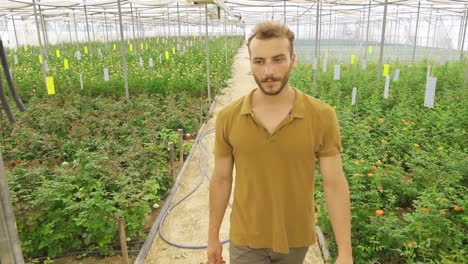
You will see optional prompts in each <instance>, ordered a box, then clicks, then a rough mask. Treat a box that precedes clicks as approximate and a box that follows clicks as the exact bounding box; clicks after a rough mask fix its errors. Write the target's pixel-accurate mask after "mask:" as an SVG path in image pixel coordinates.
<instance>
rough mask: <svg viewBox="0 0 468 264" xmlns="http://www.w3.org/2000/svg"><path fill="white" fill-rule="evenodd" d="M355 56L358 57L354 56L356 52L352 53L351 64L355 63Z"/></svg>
mask: <svg viewBox="0 0 468 264" xmlns="http://www.w3.org/2000/svg"><path fill="white" fill-rule="evenodd" d="M355 58H356V57H355V56H354V54H353V55H351V64H354V59H355Z"/></svg>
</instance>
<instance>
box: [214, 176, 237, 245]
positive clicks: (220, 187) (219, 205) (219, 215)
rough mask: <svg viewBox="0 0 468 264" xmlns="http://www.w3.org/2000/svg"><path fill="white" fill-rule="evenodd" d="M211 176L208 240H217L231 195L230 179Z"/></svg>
mask: <svg viewBox="0 0 468 264" xmlns="http://www.w3.org/2000/svg"><path fill="white" fill-rule="evenodd" d="M216 178H218V177H212V180H211V183H210V222H209V230H208V232H209V234H208V239H209V240H219V230H220V228H221V223H222V222H223V218H224V214H225V213H226V208H227V205H228V203H229V198H230V196H231V188H232V180H231V181H230V180H222V179H218V180H216Z"/></svg>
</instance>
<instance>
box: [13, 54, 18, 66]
mask: <svg viewBox="0 0 468 264" xmlns="http://www.w3.org/2000/svg"><path fill="white" fill-rule="evenodd" d="M13 60H14V61H15V64H18V55H13Z"/></svg>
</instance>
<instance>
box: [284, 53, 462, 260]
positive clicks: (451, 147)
mask: <svg viewBox="0 0 468 264" xmlns="http://www.w3.org/2000/svg"><path fill="white" fill-rule="evenodd" d="M428 65H430V66H432V67H431V68H432V72H431V75H432V76H433V77H437V78H438V79H437V88H436V97H435V105H434V108H427V107H425V106H424V96H425V88H426V87H425V86H426V77H427V66H428ZM465 67H466V65H465V64H464V63H462V62H452V63H446V64H444V65H439V64H436V63H431V62H430V61H424V62H422V63H420V64H416V65H404V64H395V65H391V67H390V71H389V74H390V75H391V77H392V78H391V82H390V90H389V97H388V99H385V98H384V97H383V95H384V85H385V81H384V80H385V77H382V78H381V79H382V80H381V81H379V80H378V78H377V65H375V64H372V63H371V64H369V65H368V66H367V69H365V70H363V69H362V67H361V65H360V64H359V65H352V64H345V63H342V64H341V80H334V79H333V71H328V72H325V73H323V72H322V71H319V73H318V76H317V80H316V85H314V81H313V79H312V78H313V70H312V68H311V67H310V65H305V64H300V65H298V67H297V69H296V70H295V72H294V74H293V75H292V84H293V85H294V86H297V87H298V88H300V89H302V90H303V91H305V92H306V93H308V94H310V95H312V96H315V97H316V98H319V99H321V100H323V101H325V102H326V103H328V104H330V105H331V106H333V108H335V110H336V112H337V116H338V119H339V123H340V127H341V135H342V145H343V151H342V157H343V167H344V172H345V175H346V178H347V180H348V182H349V186H350V193H351V204H352V244H353V254H354V258H355V263H372V262H373V261H378V262H380V263H466V262H467V257H466V256H467V251H466V243H467V236H466V234H467V229H466V226H467V223H468V217H467V215H466V213H465V208H466V206H467V205H468V204H467V203H468V195H467V194H468V190H467V189H468V188H467V186H468V182H467V177H466V175H467V172H468V171H467V169H466V168H468V156H467V155H466V153H467V152H466V132H467V131H466V128H467V125H468V124H467V122H468V120H467V116H466V113H467V112H468V111H467V110H468V109H467V108H468V104H466V98H468V94H467V93H468V89H467V86H468V85H467V83H466V81H465V76H464V73H465V72H464V70H465ZM397 68H398V69H400V70H401V74H400V76H399V80H397V81H394V80H393V77H394V72H395V70H396V69H397ZM353 87H356V88H357V98H356V104H355V105H352V104H351V98H352V89H353ZM320 181H321V179H320V177H317V184H319V183H320ZM316 201H317V205H316V206H317V208H316V210H317V215H316V217H317V219H318V225H319V226H320V227H321V228H322V229H323V230H324V232H325V234H326V237H327V241H328V243H327V244H328V247H329V248H330V249H331V252H332V254H331V255H332V256H334V257H336V255H337V248H336V244H335V243H334V237H333V235H332V227H331V224H330V221H329V219H328V216H327V213H326V207H325V203H324V196H323V193H322V192H321V191H319V192H318V193H317V197H316Z"/></svg>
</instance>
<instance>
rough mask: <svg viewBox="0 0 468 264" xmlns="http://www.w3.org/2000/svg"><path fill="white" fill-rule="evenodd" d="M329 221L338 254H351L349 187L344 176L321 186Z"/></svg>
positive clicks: (345, 255) (347, 255)
mask: <svg viewBox="0 0 468 264" xmlns="http://www.w3.org/2000/svg"><path fill="white" fill-rule="evenodd" d="M323 188H324V191H325V201H326V203H327V210H328V214H329V216H330V221H331V224H332V227H333V233H334V234H335V239H336V243H337V245H338V255H342V256H343V257H350V256H352V248H351V205H350V198H349V188H348V183H347V181H346V178H345V177H344V176H342V177H338V179H334V180H333V181H331V182H329V183H328V184H324V186H323Z"/></svg>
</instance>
